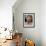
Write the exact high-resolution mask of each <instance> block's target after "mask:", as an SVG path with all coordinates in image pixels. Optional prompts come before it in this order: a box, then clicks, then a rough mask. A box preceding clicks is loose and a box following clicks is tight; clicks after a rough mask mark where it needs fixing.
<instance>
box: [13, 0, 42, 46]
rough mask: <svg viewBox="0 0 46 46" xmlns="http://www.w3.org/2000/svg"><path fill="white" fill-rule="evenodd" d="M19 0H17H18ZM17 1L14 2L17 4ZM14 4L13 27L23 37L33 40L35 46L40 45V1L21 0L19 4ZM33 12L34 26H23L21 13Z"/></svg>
mask: <svg viewBox="0 0 46 46" xmlns="http://www.w3.org/2000/svg"><path fill="white" fill-rule="evenodd" d="M18 2H19V1H18ZM17 4H18V3H16V5H17ZM16 5H14V7H13V13H14V19H15V22H14V24H15V29H16V30H18V32H22V33H23V37H24V39H26V38H27V39H31V40H34V41H35V44H36V46H41V31H40V28H41V27H40V19H39V18H40V15H41V1H40V0H23V1H22V2H21V3H19V5H17V7H16ZM25 12H26V13H35V28H24V27H23V13H25Z"/></svg>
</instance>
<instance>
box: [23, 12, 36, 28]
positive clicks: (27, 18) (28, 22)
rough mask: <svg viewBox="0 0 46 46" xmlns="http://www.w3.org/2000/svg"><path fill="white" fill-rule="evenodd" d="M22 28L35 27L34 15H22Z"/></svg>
mask: <svg viewBox="0 0 46 46" xmlns="http://www.w3.org/2000/svg"><path fill="white" fill-rule="evenodd" d="M23 27H25V28H34V27H35V13H23Z"/></svg>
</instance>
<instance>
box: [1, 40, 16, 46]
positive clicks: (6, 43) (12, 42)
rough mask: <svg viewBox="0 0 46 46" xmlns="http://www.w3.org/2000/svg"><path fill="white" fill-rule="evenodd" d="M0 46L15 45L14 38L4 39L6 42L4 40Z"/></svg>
mask: <svg viewBox="0 0 46 46" xmlns="http://www.w3.org/2000/svg"><path fill="white" fill-rule="evenodd" d="M0 46H16V45H15V39H13V40H6V42H4V43H3V44H2V45H0Z"/></svg>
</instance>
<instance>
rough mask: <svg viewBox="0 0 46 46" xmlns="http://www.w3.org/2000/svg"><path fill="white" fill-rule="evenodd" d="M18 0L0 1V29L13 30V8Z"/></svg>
mask: <svg viewBox="0 0 46 46" xmlns="http://www.w3.org/2000/svg"><path fill="white" fill-rule="evenodd" d="M15 2H16V0H0V27H7V28H9V29H12V6H13V4H14V3H15Z"/></svg>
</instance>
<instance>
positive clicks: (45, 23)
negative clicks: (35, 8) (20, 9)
mask: <svg viewBox="0 0 46 46" xmlns="http://www.w3.org/2000/svg"><path fill="white" fill-rule="evenodd" d="M40 21H41V22H40V24H41V40H42V46H46V0H42V1H41V16H40Z"/></svg>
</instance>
